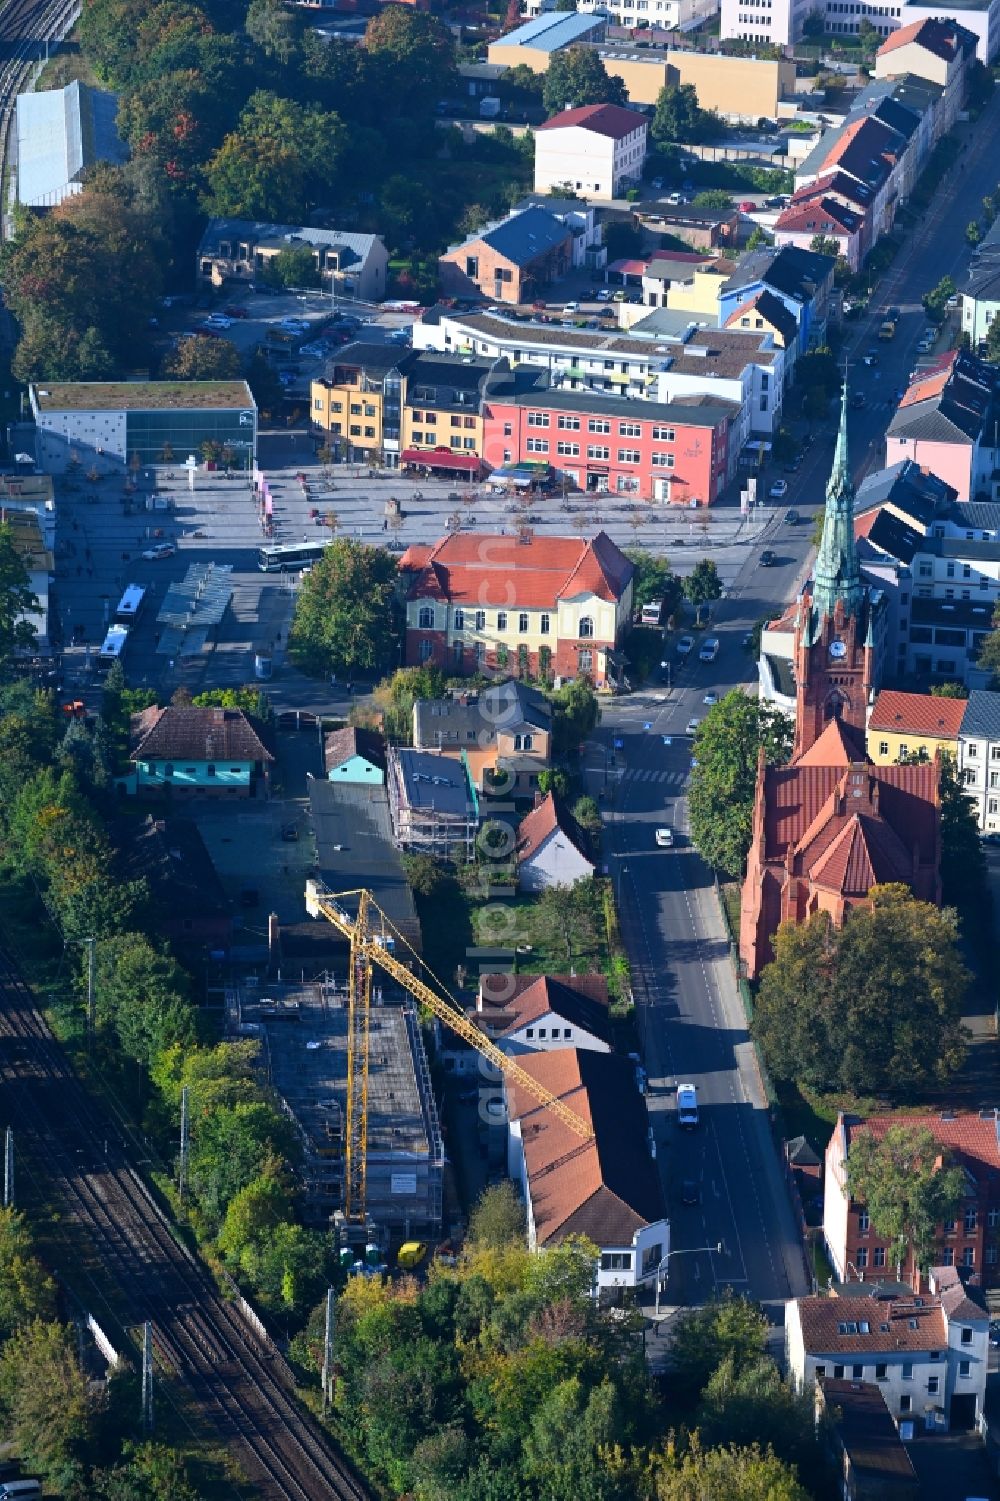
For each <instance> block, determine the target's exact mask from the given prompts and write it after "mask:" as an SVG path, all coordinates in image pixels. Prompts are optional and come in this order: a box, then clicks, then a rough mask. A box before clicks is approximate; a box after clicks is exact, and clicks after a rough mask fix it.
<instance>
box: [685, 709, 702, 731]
mask: <svg viewBox="0 0 1000 1501" xmlns="http://www.w3.org/2000/svg"><path fill="white" fill-rule="evenodd" d="M700 724H701V720H700V719H699V718H698V716H697V714H692V715H691V718H690V719H689V720H688V722H687V732H688V734H689V735H693V734H694V733H695V731H696V730H697V728H698V726H699V725H700Z"/></svg>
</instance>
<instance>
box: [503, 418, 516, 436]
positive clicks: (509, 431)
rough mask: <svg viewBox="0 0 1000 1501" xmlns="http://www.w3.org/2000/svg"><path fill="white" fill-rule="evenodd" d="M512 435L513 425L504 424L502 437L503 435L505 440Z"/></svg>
mask: <svg viewBox="0 0 1000 1501" xmlns="http://www.w3.org/2000/svg"><path fill="white" fill-rule="evenodd" d="M513 433H514V427H513V424H512V423H510V422H505V423H504V425H503V435H504V437H505V438H510V437H512V436H513Z"/></svg>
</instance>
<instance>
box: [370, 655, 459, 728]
mask: <svg viewBox="0 0 1000 1501" xmlns="http://www.w3.org/2000/svg"><path fill="white" fill-rule="evenodd" d="M445 691H446V688H445V676H444V673H443V672H442V671H441V669H440V667H435V666H434V665H433V663H430V662H428V663H424V665H423V666H421V667H397V669H396V671H395V672H394V673H393V674H392V676H391V677H388V678H384V679H383V680H382V682H381V683H379V684H377V686H376V688H375V691H374V693H373V695H372V696H373V698H374V700H375V704H376V706H377V708H378V711H379V713H380V714H381V716H382V722H383V725H384V728H385V733H386V735H387V736H388V738H389V739H390V740H393V741H395V742H396V743H400V742H402V743H403V744H404V745H409V744H410V737H411V736H412V734H413V705H414V704H415V703H416V702H417V700H418V699H424V700H426V699H435V698H444V696H445Z"/></svg>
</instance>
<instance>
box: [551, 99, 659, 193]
mask: <svg viewBox="0 0 1000 1501" xmlns="http://www.w3.org/2000/svg"><path fill="white" fill-rule="evenodd" d="M647 131H648V126H647V121H646V117H645V115H641V114H639V113H638V112H637V111H635V110H629V109H624V108H622V106H621V105H617V104H588V105H583V106H582V107H581V108H579V109H567V110H564V111H563V112H562V114H560V115H553V117H552V119H551V120H546V121H545V123H544V124H543V125H540V126H539V127H538V129H537V131H536V132H535V184H534V186H535V192H536V193H550V192H556V193H558V191H559V190H560V189H568V190H570V191H571V192H574V193H581V194H582V195H583V196H584V197H585V198H604V199H610V198H617V197H618V196H619V195H620V194H621V193H622V192H623V191H624V189H625V188H627V187H628V186H629V185H630V184H631V183H634V182H638V181H639V179H640V178H641V177H642V169H643V165H644V163H645V160H646V136H647Z"/></svg>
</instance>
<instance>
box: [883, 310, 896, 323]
mask: <svg viewBox="0 0 1000 1501" xmlns="http://www.w3.org/2000/svg"><path fill="white" fill-rule="evenodd" d="M885 316H886V317H887V318H888V319H890V321H891V322H893V323H898V322H899V308H898V307H887V308H886V310H885Z"/></svg>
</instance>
